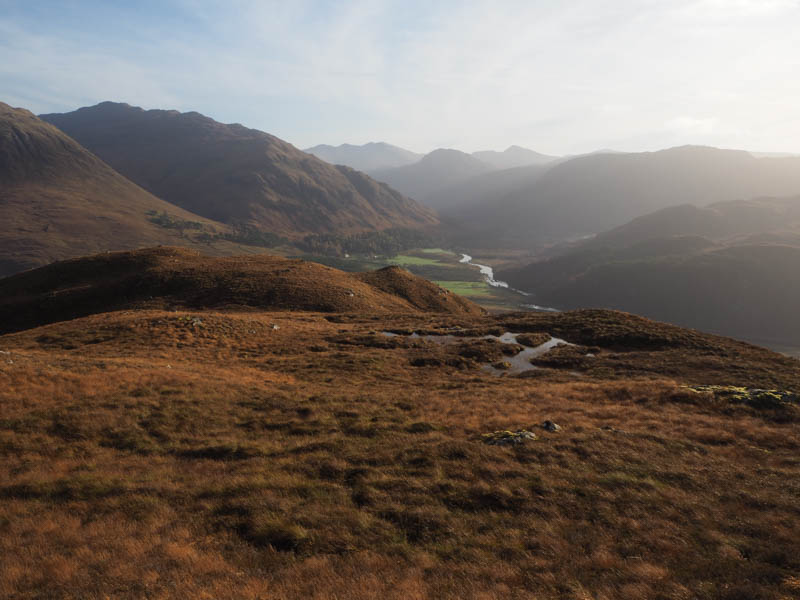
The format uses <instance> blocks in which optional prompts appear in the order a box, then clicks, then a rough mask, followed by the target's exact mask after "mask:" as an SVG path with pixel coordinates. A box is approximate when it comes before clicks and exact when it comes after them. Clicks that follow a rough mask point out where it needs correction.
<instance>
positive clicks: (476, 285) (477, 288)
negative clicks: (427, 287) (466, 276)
mask: <svg viewBox="0 0 800 600" xmlns="http://www.w3.org/2000/svg"><path fill="white" fill-rule="evenodd" d="M434 283H435V284H436V285H438V286H440V287H443V288H445V289H446V290H450V291H451V292H453V293H454V294H458V295H459V296H466V297H467V298H479V297H480V298H488V297H491V296H492V293H491V292H492V287H491V286H490V285H487V284H486V283H484V282H482V281H434Z"/></svg>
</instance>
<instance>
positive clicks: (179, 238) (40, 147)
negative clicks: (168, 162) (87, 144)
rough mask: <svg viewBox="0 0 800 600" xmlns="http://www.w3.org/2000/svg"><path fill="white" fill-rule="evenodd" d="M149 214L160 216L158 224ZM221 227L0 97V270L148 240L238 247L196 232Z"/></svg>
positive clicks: (214, 249) (212, 248)
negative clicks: (186, 227) (161, 196)
mask: <svg viewBox="0 0 800 600" xmlns="http://www.w3.org/2000/svg"><path fill="white" fill-rule="evenodd" d="M154 214H158V215H161V217H162V224H161V225H159V224H158V223H156V222H153V217H152V215H154ZM164 224H167V225H171V226H172V227H165V226H164ZM181 224H187V225H189V226H190V228H189V230H188V231H187V232H184V231H182V229H181V228H180V227H178V225H181ZM228 231H229V229H228V228H227V227H226V226H224V225H222V224H219V223H213V222H211V221H209V220H207V219H204V218H202V217H198V216H197V215H194V214H191V213H188V212H186V211H184V210H182V209H180V208H178V207H176V206H173V205H171V204H169V203H167V202H164V201H163V200H160V199H158V198H156V197H154V196H152V195H151V194H149V193H148V192H146V191H145V190H143V189H142V188H140V187H138V186H137V185H135V184H133V183H131V182H130V181H129V180H128V179H125V178H124V177H122V176H121V175H120V174H119V173H117V172H116V171H114V170H113V169H111V168H110V167H109V166H108V165H106V164H105V163H103V162H102V161H101V160H99V159H98V158H97V157H96V156H94V155H93V154H91V153H90V152H88V151H87V150H86V149H84V148H83V147H81V146H80V145H79V144H77V143H76V142H75V141H74V140H73V139H71V138H69V137H68V136H66V135H65V134H64V133H62V132H61V131H59V130H58V129H56V128H55V127H53V126H52V125H49V124H47V123H45V122H44V121H42V120H40V119H38V118H37V117H36V116H34V115H33V114H32V113H30V112H28V111H27V110H24V109H20V108H12V107H10V106H8V105H6V104H2V103H0V276H3V275H9V274H11V273H16V272H18V271H21V270H24V269H27V268H31V267H37V266H41V265H43V264H47V263H49V262H52V261H54V260H60V259H64V258H70V257H75V256H83V255H85V254H89V253H93V252H100V251H105V250H124V249H131V248H138V247H141V246H145V245H154V244H175V245H186V246H195V247H203V248H205V250H206V251H207V252H210V253H216V254H221V253H226V252H227V253H230V252H232V251H236V250H237V249H238V252H242V251H243V249H242V248H241V247H239V246H236V245H234V244H231V243H228V242H224V241H221V240H215V241H214V243H213V245H209V244H207V243H205V242H204V241H201V240H200V238H199V237H198V236H199V235H200V234H202V233H205V234H207V235H208V236H210V235H212V234H217V233H221V234H224V233H226V232H228Z"/></svg>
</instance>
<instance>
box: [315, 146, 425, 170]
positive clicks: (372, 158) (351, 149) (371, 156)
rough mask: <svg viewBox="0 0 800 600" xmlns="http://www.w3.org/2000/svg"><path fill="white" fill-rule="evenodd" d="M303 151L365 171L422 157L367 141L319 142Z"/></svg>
mask: <svg viewBox="0 0 800 600" xmlns="http://www.w3.org/2000/svg"><path fill="white" fill-rule="evenodd" d="M303 152H307V153H308V154H313V155H314V156H316V157H317V158H320V159H322V160H324V161H325V162H329V163H331V164H332V165H347V166H348V167H352V168H353V169H357V170H358V171H365V172H367V173H369V172H371V171H377V170H380V169H393V168H395V167H404V166H405V165H410V164H411V163H415V162H417V161H418V160H419V159H421V158H422V157H423V155H422V154H417V153H416V152H411V151H410V150H406V149H405V148H398V147H397V146H392V145H391V144H387V143H386V142H369V143H368V144H362V145H360V146H355V145H353V144H341V145H339V146H329V145H327V144H320V145H318V146H314V147H313V148H306V149H305V150H303Z"/></svg>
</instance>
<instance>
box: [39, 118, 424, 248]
mask: <svg viewBox="0 0 800 600" xmlns="http://www.w3.org/2000/svg"><path fill="white" fill-rule="evenodd" d="M42 118H43V119H44V120H46V121H48V122H50V123H52V124H55V125H56V126H58V127H59V128H60V129H62V131H65V132H66V133H67V134H69V135H70V136H71V137H73V138H74V139H76V140H77V141H78V142H79V143H81V144H82V145H83V146H85V147H87V148H88V149H89V150H91V151H92V152H94V153H95V154H97V155H98V156H99V157H100V158H102V159H103V160H105V161H106V162H108V163H109V164H110V165H111V166H112V167H114V168H115V169H116V170H117V171H119V172H120V173H122V174H123V175H125V176H126V177H128V178H130V179H131V180H132V181H134V182H135V183H137V184H139V185H141V186H142V187H144V188H145V189H147V190H148V191H150V192H151V193H153V194H155V195H156V196H158V197H160V198H163V199H164V200H166V201H168V202H171V203H173V204H175V205H177V206H180V207H182V208H186V209H187V210H190V211H192V212H195V213H197V214H200V215H202V216H206V217H208V218H211V219H214V220H217V221H220V222H223V223H228V224H239V223H241V224H245V225H248V226H252V227H257V228H259V229H261V230H263V231H268V232H272V233H276V234H279V235H282V236H285V237H288V238H290V239H291V238H295V239H296V238H299V237H302V236H304V235H307V234H310V233H342V234H346V233H355V232H361V231H370V230H381V229H389V228H393V227H411V228H424V227H428V226H431V225H435V224H436V223H437V219H436V217H435V215H434V213H433V212H432V211H430V210H429V209H426V208H424V207H422V206H420V205H418V204H417V203H415V202H414V201H412V200H410V199H408V198H405V197H403V196H402V195H401V194H399V193H398V192H396V191H394V190H392V189H391V188H389V187H388V186H385V185H382V184H380V183H378V182H375V181H374V180H372V179H371V178H369V177H368V176H366V175H364V174H363V173H359V172H357V171H354V170H352V169H349V168H347V167H342V166H339V167H334V166H331V165H329V164H327V163H325V162H324V161H321V160H320V159H318V158H316V157H314V156H311V155H309V154H305V153H303V152H301V151H299V150H297V149H296V148H295V147H294V146H292V145H291V144H289V143H287V142H285V141H283V140H280V139H279V138H277V137H275V136H273V135H270V134H268V133H266V132H263V131H259V130H256V129H250V128H247V127H244V126H243V125H240V124H230V125H228V124H223V123H219V122H217V121H215V120H213V119H211V118H209V117H206V116H204V115H201V114H200V113H197V112H186V113H180V112H178V111H169V110H143V109H141V108H138V107H132V106H130V105H127V104H123V103H114V102H104V103H100V104H98V105H95V106H92V107H83V108H81V109H78V110H76V111H73V112H71V113H54V114H46V115H42Z"/></svg>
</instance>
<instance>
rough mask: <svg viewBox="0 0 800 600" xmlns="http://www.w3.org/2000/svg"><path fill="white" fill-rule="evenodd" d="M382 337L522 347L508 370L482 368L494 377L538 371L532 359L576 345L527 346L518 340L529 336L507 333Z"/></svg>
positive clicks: (557, 340)
mask: <svg viewBox="0 0 800 600" xmlns="http://www.w3.org/2000/svg"><path fill="white" fill-rule="evenodd" d="M381 334H382V335H385V336H386V337H408V338H409V339H420V340H425V341H427V342H433V343H435V344H439V345H440V346H448V345H450V344H460V343H463V342H470V341H474V340H496V341H498V342H500V343H502V344H516V345H519V346H522V347H523V349H522V350H520V351H519V352H518V353H517V354H515V355H514V356H509V357H506V358H505V359H504V361H503V362H506V363H508V364H509V365H510V367H508V368H507V369H498V368H497V367H495V366H494V365H493V364H491V363H486V364H484V365H482V366H481V371H485V372H487V373H491V374H492V375H497V376H500V375H519V374H520V373H524V372H525V371H532V370H534V369H538V368H539V367H537V366H536V365H533V364H531V359H534V358H538V357H540V356H542V355H543V354H547V353H548V352H549V351H550V350H552V349H553V348H555V347H556V346H558V345H561V344H564V345H566V346H574V344H570V343H569V342H567V341H565V340H562V339H561V338H556V337H550V339H549V340H547V341H546V342H544V343H543V344H539V345H538V346H533V347H531V346H527V345H526V344H523V343H522V342H520V341H518V340H517V338H518V337H520V336H526V335H529V334H523V333H512V332H506V333H504V334H503V335H500V336H497V335H481V336H471V337H470V336H460V335H420V334H419V333H411V334H408V335H404V334H400V333H393V332H391V331H382V332H381Z"/></svg>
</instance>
